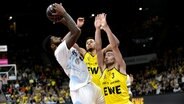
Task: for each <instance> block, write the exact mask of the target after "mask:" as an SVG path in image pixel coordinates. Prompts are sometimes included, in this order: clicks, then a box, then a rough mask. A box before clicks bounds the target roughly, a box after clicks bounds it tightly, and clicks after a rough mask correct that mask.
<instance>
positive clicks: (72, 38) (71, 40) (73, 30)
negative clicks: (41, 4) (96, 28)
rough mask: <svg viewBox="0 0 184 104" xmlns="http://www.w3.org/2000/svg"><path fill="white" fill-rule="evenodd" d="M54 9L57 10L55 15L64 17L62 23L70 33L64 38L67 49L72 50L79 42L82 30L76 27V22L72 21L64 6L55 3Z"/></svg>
mask: <svg viewBox="0 0 184 104" xmlns="http://www.w3.org/2000/svg"><path fill="white" fill-rule="evenodd" d="M53 7H54V9H55V10H56V12H55V13H53V15H61V16H63V19H62V20H61V22H62V23H63V24H64V25H65V26H67V27H68V29H69V31H70V32H69V33H67V34H66V35H65V37H64V38H63V39H64V40H65V41H66V45H67V47H68V48H69V49H70V48H71V47H72V46H73V45H74V44H75V43H76V41H77V40H78V38H79V36H80V33H81V31H80V29H79V28H78V26H77V25H76V23H75V21H74V20H73V19H72V17H71V16H70V15H69V14H68V13H67V12H66V10H65V8H64V7H63V6H62V4H58V3H55V4H54V5H53Z"/></svg>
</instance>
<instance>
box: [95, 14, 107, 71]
mask: <svg viewBox="0 0 184 104" xmlns="http://www.w3.org/2000/svg"><path fill="white" fill-rule="evenodd" d="M94 25H95V29H96V30H95V42H96V43H95V44H96V53H97V60H98V66H99V67H100V69H101V71H102V70H103V69H104V68H105V67H104V60H103V59H104V55H103V51H102V39H101V30H100V27H101V20H100V15H97V16H96V17H95V22H94Z"/></svg>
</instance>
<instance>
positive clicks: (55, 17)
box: [46, 4, 63, 22]
mask: <svg viewBox="0 0 184 104" xmlns="http://www.w3.org/2000/svg"><path fill="white" fill-rule="evenodd" d="M55 12H56V11H55V10H54V7H53V4H51V5H49V6H48V7H47V10H46V15H47V18H48V19H49V20H50V21H52V22H56V21H59V20H61V19H62V18H63V17H62V16H61V15H53V14H52V13H55Z"/></svg>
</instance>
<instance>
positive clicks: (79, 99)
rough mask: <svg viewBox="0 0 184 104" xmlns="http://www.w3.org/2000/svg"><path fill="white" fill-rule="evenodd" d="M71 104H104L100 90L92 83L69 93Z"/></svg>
mask: <svg viewBox="0 0 184 104" xmlns="http://www.w3.org/2000/svg"><path fill="white" fill-rule="evenodd" d="M70 96H71V99H72V102H73V104H105V101H104V96H103V94H102V90H101V88H100V87H98V86H97V85H96V84H94V83H93V82H90V83H88V84H87V85H86V86H84V87H81V88H79V89H78V90H75V91H70Z"/></svg>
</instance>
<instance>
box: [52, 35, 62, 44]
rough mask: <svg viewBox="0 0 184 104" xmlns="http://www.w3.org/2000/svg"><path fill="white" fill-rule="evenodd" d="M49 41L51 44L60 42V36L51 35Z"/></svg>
mask: <svg viewBox="0 0 184 104" xmlns="http://www.w3.org/2000/svg"><path fill="white" fill-rule="evenodd" d="M51 42H52V44H60V43H61V42H62V41H61V38H60V37H56V36H51Z"/></svg>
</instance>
